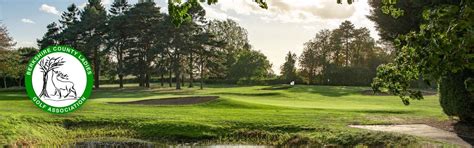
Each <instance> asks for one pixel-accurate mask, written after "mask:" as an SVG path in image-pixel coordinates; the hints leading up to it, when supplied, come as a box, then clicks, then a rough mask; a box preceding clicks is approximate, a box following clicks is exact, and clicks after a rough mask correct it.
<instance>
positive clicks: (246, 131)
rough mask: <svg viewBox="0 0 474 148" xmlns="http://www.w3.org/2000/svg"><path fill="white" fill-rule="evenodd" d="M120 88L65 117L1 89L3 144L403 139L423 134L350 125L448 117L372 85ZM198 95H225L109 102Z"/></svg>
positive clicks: (429, 104)
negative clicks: (377, 92) (176, 102)
mask: <svg viewBox="0 0 474 148" xmlns="http://www.w3.org/2000/svg"><path fill="white" fill-rule="evenodd" d="M114 87H116V86H105V87H104V88H102V89H99V90H96V91H94V93H93V95H92V97H91V99H90V100H88V101H87V103H86V104H85V105H84V106H83V107H82V108H80V109H79V110H77V111H75V112H73V113H70V114H66V115H53V114H49V113H46V112H44V111H42V110H40V109H38V108H37V107H36V106H34V104H33V103H32V102H31V101H30V100H28V99H27V97H26V95H25V93H24V92H23V91H0V144H62V143H69V142H74V141H77V140H80V139H84V138H104V137H105V138H109V137H115V138H136V139H143V140H147V141H154V142H170V143H180V142H222V143H252V144H272V145H277V144H307V143H313V144H337V145H357V144H365V145H380V144H397V145H405V144H413V143H418V142H420V141H424V139H420V138H414V137H411V136H406V135H399V134H389V133H381V132H369V131H364V130H360V129H353V128H349V127H347V125H350V124H398V123H425V122H435V121H440V120H447V117H445V115H444V114H443V113H442V110H441V108H440V106H439V102H438V99H437V96H428V97H425V100H422V101H415V102H413V103H412V105H410V106H404V105H403V104H402V103H401V102H400V99H399V98H397V97H394V96H369V95H362V94H361V93H360V92H361V91H363V90H367V89H369V88H364V87H342V86H341V87H336V86H295V87H293V88H288V89H286V88H283V89H271V88H270V89H269V86H252V87H238V86H219V85H215V86H211V87H210V88H206V89H205V90H197V89H194V88H193V89H189V88H186V89H184V90H180V91H176V90H174V89H172V88H159V87H158V86H156V87H154V88H153V89H144V88H137V87H133V86H131V85H127V87H126V88H125V89H116V88H114ZM193 95H199V96H202V95H213V96H220V98H219V99H218V100H214V101H211V102H207V103H203V104H197V105H184V106H150V105H124V104H111V103H109V102H123V101H133V100H142V99H156V98H167V97H177V96H193Z"/></svg>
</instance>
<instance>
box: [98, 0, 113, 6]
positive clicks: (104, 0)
mask: <svg viewBox="0 0 474 148" xmlns="http://www.w3.org/2000/svg"><path fill="white" fill-rule="evenodd" d="M101 3H102V5H104V6H107V5H110V4H112V0H101Z"/></svg>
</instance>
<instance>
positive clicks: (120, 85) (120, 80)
mask: <svg viewBox="0 0 474 148" xmlns="http://www.w3.org/2000/svg"><path fill="white" fill-rule="evenodd" d="M119 88H123V75H122V74H119Z"/></svg>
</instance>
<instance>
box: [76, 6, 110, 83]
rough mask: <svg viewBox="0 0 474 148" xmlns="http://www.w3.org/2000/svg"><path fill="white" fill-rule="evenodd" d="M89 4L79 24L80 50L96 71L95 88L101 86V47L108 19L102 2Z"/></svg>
mask: <svg viewBox="0 0 474 148" xmlns="http://www.w3.org/2000/svg"><path fill="white" fill-rule="evenodd" d="M88 2H89V3H88V4H87V5H86V6H85V8H84V11H82V13H81V15H80V18H81V21H80V22H79V23H78V27H79V30H80V31H79V33H80V36H82V38H81V45H80V47H79V48H78V50H80V51H82V52H83V53H84V54H85V55H86V56H87V57H88V58H89V59H91V60H92V67H93V69H94V87H95V88H99V86H100V81H99V77H100V67H101V65H100V63H101V62H100V59H101V58H102V49H101V45H102V43H103V40H102V39H103V36H104V29H105V22H106V19H107V15H106V11H105V8H104V6H102V4H101V3H100V0H89V1H88Z"/></svg>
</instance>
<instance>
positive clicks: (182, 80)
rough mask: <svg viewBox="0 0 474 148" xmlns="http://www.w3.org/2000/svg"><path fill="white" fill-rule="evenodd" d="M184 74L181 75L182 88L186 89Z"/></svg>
mask: <svg viewBox="0 0 474 148" xmlns="http://www.w3.org/2000/svg"><path fill="white" fill-rule="evenodd" d="M184 80H185V78H184V73H183V74H182V75H181V87H184Z"/></svg>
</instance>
